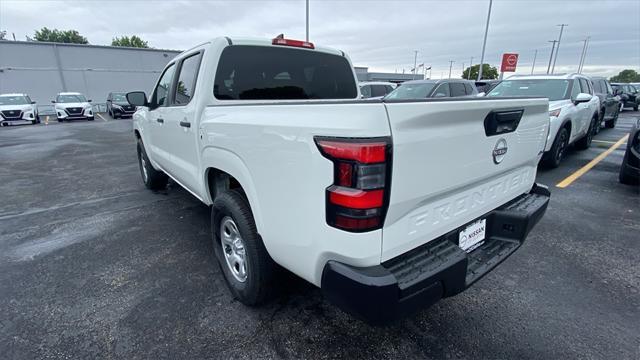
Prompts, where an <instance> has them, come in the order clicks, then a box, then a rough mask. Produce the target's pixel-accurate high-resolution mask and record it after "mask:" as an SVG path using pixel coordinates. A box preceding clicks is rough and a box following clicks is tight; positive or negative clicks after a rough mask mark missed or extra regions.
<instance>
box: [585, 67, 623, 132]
mask: <svg viewBox="0 0 640 360" xmlns="http://www.w3.org/2000/svg"><path fill="white" fill-rule="evenodd" d="M591 84H592V85H593V90H594V94H595V95H596V96H597V97H598V98H599V99H600V121H599V123H598V126H597V127H596V132H597V131H599V129H600V125H602V122H603V121H604V123H605V126H606V127H608V128H614V127H615V126H616V122H617V121H618V115H619V114H620V97H619V96H618V95H615V94H614V93H613V88H612V87H611V84H609V81H608V80H607V79H606V78H604V77H592V78H591Z"/></svg>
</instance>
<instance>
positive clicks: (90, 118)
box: [87, 116, 96, 121]
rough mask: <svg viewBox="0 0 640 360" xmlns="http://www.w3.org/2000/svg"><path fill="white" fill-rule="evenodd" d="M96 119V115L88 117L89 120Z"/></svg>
mask: <svg viewBox="0 0 640 360" xmlns="http://www.w3.org/2000/svg"><path fill="white" fill-rule="evenodd" d="M95 119H96V118H95V117H93V116H91V117H89V118H87V120H88V121H93V120H95Z"/></svg>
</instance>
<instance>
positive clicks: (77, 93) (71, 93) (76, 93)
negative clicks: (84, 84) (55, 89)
mask: <svg viewBox="0 0 640 360" xmlns="http://www.w3.org/2000/svg"><path fill="white" fill-rule="evenodd" d="M58 95H82V93H79V92H61V93H58Z"/></svg>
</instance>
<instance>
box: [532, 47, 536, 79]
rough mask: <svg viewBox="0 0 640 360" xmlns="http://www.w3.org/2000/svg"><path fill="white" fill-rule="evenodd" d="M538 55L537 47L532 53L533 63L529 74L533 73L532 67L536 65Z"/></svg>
mask: <svg viewBox="0 0 640 360" xmlns="http://www.w3.org/2000/svg"><path fill="white" fill-rule="evenodd" d="M537 57H538V49H536V52H535V53H533V65H531V75H533V69H534V68H535V67H536V58H537Z"/></svg>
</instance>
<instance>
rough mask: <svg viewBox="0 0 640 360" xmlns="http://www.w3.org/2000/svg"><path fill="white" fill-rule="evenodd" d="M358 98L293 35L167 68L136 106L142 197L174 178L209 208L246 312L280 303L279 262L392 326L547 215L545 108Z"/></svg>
mask: <svg viewBox="0 0 640 360" xmlns="http://www.w3.org/2000/svg"><path fill="white" fill-rule="evenodd" d="M283 74H286V76H285V75H283ZM178 84H181V85H178ZM439 84H440V83H438V84H436V85H439ZM442 84H444V85H446V86H448V85H449V82H443V83H442ZM406 87H408V85H406V84H405V85H403V86H402V87H401V88H406ZM177 94H181V96H176V95H177ZM358 97H359V94H358V88H357V82H356V78H355V72H354V70H353V67H352V65H351V61H350V60H349V57H348V56H347V55H345V53H344V52H342V51H338V50H334V49H330V48H325V47H316V46H315V45H314V44H312V43H309V42H306V41H299V40H289V39H284V38H282V37H278V38H276V39H273V40H268V41H260V40H256V39H239V38H228V37H224V38H217V39H213V40H211V41H209V42H206V43H204V44H202V45H198V46H196V47H194V48H192V49H191V50H188V51H186V52H183V53H182V54H180V55H178V56H177V57H176V58H174V59H173V60H171V61H169V63H168V64H167V66H166V67H165V69H164V70H163V72H162V73H161V75H160V78H159V80H158V81H157V83H156V85H155V87H154V90H153V92H152V93H151V96H150V98H148V99H147V96H146V95H145V94H144V92H131V93H128V94H127V99H128V100H129V103H131V104H133V105H136V106H139V109H138V111H136V113H135V114H134V122H133V128H134V135H135V138H136V140H137V144H138V145H137V149H138V163H139V167H140V172H141V176H142V180H143V182H144V184H145V185H146V187H147V188H149V189H161V188H164V187H165V186H166V185H167V180H168V178H172V179H174V180H175V181H176V182H177V183H178V184H180V185H182V186H183V187H184V188H186V189H187V190H188V191H189V192H190V193H192V194H193V195H194V196H195V197H196V198H198V199H200V200H201V201H202V202H204V203H205V204H208V205H212V206H211V209H212V210H211V224H212V227H211V228H212V230H213V236H212V238H213V248H214V250H215V255H216V257H217V260H218V262H219V264H220V266H221V268H222V272H223V274H224V277H225V279H226V281H227V284H228V285H229V288H230V289H231V292H232V293H233V295H234V296H235V297H236V298H237V299H239V301H241V302H242V303H244V304H247V305H257V304H260V303H261V302H263V301H264V300H265V299H267V298H268V295H269V294H270V292H271V291H272V290H273V288H274V287H273V283H274V281H277V279H276V274H277V271H276V264H278V265H280V266H282V267H283V268H285V269H288V270H289V271H291V272H293V273H294V274H297V275H298V276H300V277H302V278H304V279H306V280H308V281H309V282H311V283H313V284H314V285H316V286H319V287H320V288H321V289H322V291H323V293H324V294H325V296H326V297H327V298H328V299H329V301H331V302H333V303H334V304H336V305H337V306H339V307H340V308H342V309H344V310H345V311H347V312H349V313H351V314H354V315H356V316H359V317H361V318H363V319H365V320H368V321H369V322H372V323H385V322H389V321H391V320H392V319H394V318H396V317H398V316H400V315H401V314H406V313H408V312H411V311H412V310H415V309H418V308H423V307H425V306H428V305H430V304H433V303H434V302H436V301H438V300H439V299H440V298H442V297H447V296H452V295H455V294H457V293H459V292H461V291H463V290H464V289H465V288H467V287H469V286H470V285H471V284H473V283H474V282H476V281H477V280H478V279H479V278H481V277H482V276H483V275H485V274H486V273H488V272H489V271H490V270H491V269H493V268H494V267H495V266H497V264H499V263H500V262H502V260H504V259H505V258H506V257H508V256H509V255H510V254H512V253H513V252H514V251H515V250H516V249H517V248H518V247H519V246H520V245H521V244H522V242H523V241H524V239H525V237H526V235H527V233H528V232H529V230H530V229H531V228H532V227H533V226H534V225H535V224H536V223H537V222H538V220H539V219H540V218H541V217H542V215H543V214H544V212H545V210H546V207H547V203H548V201H549V192H548V190H547V189H546V188H544V187H542V186H540V185H537V184H536V183H535V178H536V165H537V163H538V160H539V156H540V155H539V154H541V152H542V150H543V149H544V144H545V140H546V139H545V138H546V134H547V131H548V127H549V118H548V108H549V104H548V101H547V100H546V99H482V101H477V98H473V99H469V100H468V102H466V103H464V101H466V100H465V99H462V100H461V101H456V102H451V101H442V99H434V100H433V101H423V100H417V101H411V100H394V99H385V100H384V101H381V102H367V101H354V100H356V99H358ZM513 109H519V110H520V111H518V112H514V110H513ZM484 118H487V119H489V121H487V122H486V123H485V124H486V125H485V126H478V119H484ZM495 119H497V120H499V121H500V126H495V122H493V120H495ZM452 144H459V145H461V146H453V145H452ZM462 144H463V145H462ZM383 230H384V231H383ZM485 286H486V284H485Z"/></svg>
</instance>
